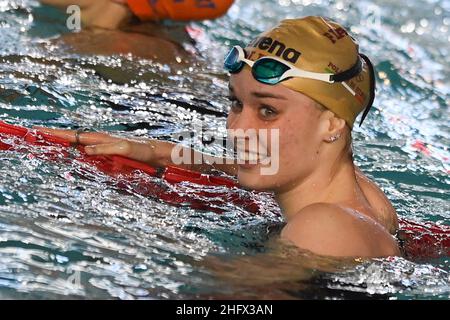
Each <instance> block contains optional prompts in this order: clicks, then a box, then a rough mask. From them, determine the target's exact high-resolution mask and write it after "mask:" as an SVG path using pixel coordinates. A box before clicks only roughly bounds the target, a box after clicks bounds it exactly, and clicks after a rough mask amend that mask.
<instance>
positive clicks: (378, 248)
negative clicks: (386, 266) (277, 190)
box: [281, 203, 400, 258]
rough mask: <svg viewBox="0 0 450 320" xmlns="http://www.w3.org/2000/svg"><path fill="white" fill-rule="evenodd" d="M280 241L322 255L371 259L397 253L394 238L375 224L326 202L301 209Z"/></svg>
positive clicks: (288, 224)
mask: <svg viewBox="0 0 450 320" xmlns="http://www.w3.org/2000/svg"><path fill="white" fill-rule="evenodd" d="M281 238H282V239H283V240H285V241H287V242H290V243H292V244H294V245H296V246H297V247H299V248H301V249H304V250H308V251H311V252H313V253H314V254H318V255H321V256H331V257H340V258H344V257H365V258H374V257H385V256H396V255H399V254H400V252H399V249H398V245H397V243H396V241H395V239H394V238H393V237H392V236H391V235H390V234H389V233H388V232H387V231H386V230H385V229H384V228H383V227H382V226H381V225H379V224H378V223H377V222H375V221H374V220H372V219H370V218H365V217H363V216H360V215H354V214H352V213H351V212H347V211H346V210H344V209H342V208H340V207H338V206H336V205H332V204H326V203H318V204H313V205H310V206H308V207H306V208H304V209H302V210H301V211H300V212H299V213H298V214H297V215H295V216H294V217H293V218H292V219H291V220H290V221H289V222H288V223H287V225H286V226H285V227H284V229H283V230H282V232H281Z"/></svg>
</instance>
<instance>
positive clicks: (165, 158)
mask: <svg viewBox="0 0 450 320" xmlns="http://www.w3.org/2000/svg"><path fill="white" fill-rule="evenodd" d="M34 129H36V130H37V131H38V132H42V133H45V134H48V135H52V136H55V137H59V138H63V139H65V140H67V141H69V142H71V143H77V138H76V132H77V131H76V130H65V129H50V128H45V127H34ZM78 140H79V141H78V143H79V144H81V145H84V146H85V152H86V153H87V154H88V155H118V156H123V157H126V158H129V159H133V160H136V161H140V162H145V163H148V164H149V165H151V166H155V167H164V166H167V165H169V164H170V155H171V150H172V148H173V146H174V145H173V144H172V143H170V142H165V141H158V140H151V139H145V140H133V139H127V138H121V137H115V136H112V135H110V134H107V133H102V132H82V133H80V134H79V135H78Z"/></svg>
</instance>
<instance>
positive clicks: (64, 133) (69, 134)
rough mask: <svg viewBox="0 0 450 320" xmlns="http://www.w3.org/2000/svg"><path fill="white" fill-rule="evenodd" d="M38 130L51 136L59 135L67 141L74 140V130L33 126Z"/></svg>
mask: <svg viewBox="0 0 450 320" xmlns="http://www.w3.org/2000/svg"><path fill="white" fill-rule="evenodd" d="M33 129H36V130H37V131H38V132H41V133H45V134H48V135H51V136H55V137H59V138H63V139H66V140H68V141H69V142H72V143H73V142H75V130H66V129H51V128H45V127H37V126H35V127H33Z"/></svg>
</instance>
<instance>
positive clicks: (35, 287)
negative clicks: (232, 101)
mask: <svg viewBox="0 0 450 320" xmlns="http://www.w3.org/2000/svg"><path fill="white" fill-rule="evenodd" d="M305 15H325V16H329V17H332V18H333V19H335V20H337V21H339V22H341V23H342V24H344V25H345V26H346V27H348V28H349V29H350V30H351V31H352V33H353V34H354V35H355V36H356V37H357V38H358V39H359V41H360V46H361V48H362V51H363V52H365V53H366V54H368V55H369V56H370V57H371V58H372V60H373V61H374V63H375V64H376V68H377V71H378V75H377V80H378V95H377V99H376V101H375V108H374V110H373V111H372V112H371V114H370V115H369V117H368V118H367V120H365V124H364V125H363V126H362V127H361V128H359V127H355V132H354V149H355V161H356V163H357V165H359V166H360V168H361V169H362V170H363V171H364V172H365V173H366V174H367V175H368V176H370V177H372V178H373V179H374V180H375V181H376V182H377V183H378V185H379V186H380V187H381V188H382V189H383V190H384V191H385V192H386V194H387V195H388V197H389V198H390V199H391V201H392V203H393V204H394V206H395V208H396V209H397V212H398V213H399V215H400V216H402V217H405V218H408V219H411V220H416V221H433V222H436V223H441V224H446V225H448V224H449V222H448V221H449V219H450V202H449V194H450V187H449V183H450V178H449V173H450V151H449V146H450V127H449V123H450V117H449V114H450V113H449V109H448V105H449V102H450V85H449V79H450V69H449V65H450V61H449V58H448V57H449V56H450V32H449V28H450V2H449V1H444V0H415V1H409V2H407V3H406V4H405V3H400V2H396V1H392V0H376V1H358V2H354V1H327V0H278V1H275V0H262V1H251V0H240V1H237V2H236V4H235V5H234V6H233V7H232V9H231V10H230V11H229V13H228V14H227V15H226V16H225V17H223V18H221V19H218V20H215V21H207V22H202V23H195V24H192V28H193V29H194V30H196V31H197V35H198V37H197V44H196V45H195V47H192V45H190V44H187V43H185V44H184V45H185V47H186V48H187V49H189V50H196V51H197V53H198V54H200V55H201V57H202V58H201V59H199V60H195V61H193V62H192V63H190V64H189V65H187V66H186V65H184V64H183V63H181V64H178V63H170V64H164V63H155V62H152V61H150V60H146V59H141V58H138V57H134V56H132V55H115V54H107V55H103V56H97V55H95V54H90V53H88V52H84V53H80V52H79V51H78V53H77V52H76V51H74V50H72V49H70V48H69V46H68V45H67V43H69V42H70V43H72V44H80V43H84V42H85V41H86V39H87V38H86V37H87V36H86V34H81V35H73V34H70V33H69V31H68V30H67V29H66V27H65V19H66V18H67V16H66V15H65V14H63V13H61V12H59V11H57V10H55V9H52V8H49V7H42V6H40V5H39V3H38V2H37V1H31V0H30V1H28V0H10V1H5V0H0V31H1V32H0V120H7V121H9V122H11V123H16V124H21V125H25V126H33V125H45V126H56V127H63V128H66V127H77V126H86V127H91V128H94V129H97V130H107V131H110V132H115V133H120V134H122V135H130V136H143V137H156V138H160V139H165V140H173V139H174V137H176V136H178V135H180V134H182V133H183V132H185V131H186V130H190V128H191V126H192V124H195V123H207V124H208V127H209V129H211V130H214V131H221V130H223V128H224V125H225V114H226V112H227V109H228V101H227V75H226V74H225V72H224V71H223V70H222V68H221V61H222V58H223V56H224V54H225V53H226V50H227V48H228V47H229V46H231V45H233V44H236V43H245V42H247V41H248V40H249V39H250V38H251V37H253V36H255V35H257V34H258V33H259V32H261V31H263V30H264V29H266V28H268V27H269V26H271V25H273V24H275V23H276V22H277V21H278V20H280V19H283V18H292V17H298V16H305ZM170 28H174V29H175V28H176V26H170ZM61 38H64V39H70V41H69V40H67V41H66V42H64V41H63V40H61ZM100 38H101V36H100ZM100 38H95V37H94V40H92V38H89V39H90V40H91V41H100ZM183 59H184V57H181V60H183ZM418 145H426V146H427V147H428V149H429V150H430V153H429V154H425V153H423V152H421V151H420V150H419V149H418V148H417V146H418ZM79 166H80V165H79V164H78V165H77V164H74V165H72V166H70V167H68V166H67V165H64V164H61V163H58V162H44V161H42V160H39V159H36V158H29V157H27V156H26V153H15V152H2V153H1V164H0V177H1V178H0V179H1V180H0V298H37V299H45V298H62V297H64V298H74V299H78V298H88V299H98V298H119V299H167V298H226V297H233V298H321V299H346V298H390V299H415V298H420V299H448V298H449V297H450V278H449V275H450V273H449V272H450V263H449V258H448V257H442V258H440V259H433V260H424V261H408V260H406V259H403V258H397V259H394V260H383V259H379V260H374V261H369V262H365V263H362V264H358V265H354V266H348V265H347V266H346V267H345V268H344V267H341V266H338V265H336V264H337V263H335V262H330V261H325V260H320V259H318V258H314V257H310V256H308V254H306V253H299V252H293V250H292V249H291V248H287V247H281V248H280V244H278V243H277V241H276V230H277V229H278V226H279V225H280V224H281V223H282V220H281V219H280V217H279V215H278V209H277V208H276V206H274V205H273V204H271V205H269V206H268V209H267V212H266V214H265V215H264V216H253V215H250V214H246V213H245V212H243V211H242V209H240V208H237V207H233V206H232V205H229V206H227V207H226V208H224V209H225V210H226V213H225V214H222V215H217V214H214V213H212V212H205V211H199V210H194V209H191V208H188V207H174V206H170V205H167V204H164V203H161V202H159V201H157V200H156V199H150V198H145V197H142V196H139V195H138V194H129V193H124V192H122V191H120V190H118V189H117V188H114V187H111V186H110V184H108V183H105V182H107V180H108V179H109V178H108V177H106V176H104V175H102V174H101V173H96V174H94V175H93V176H91V177H89V179H87V178H86V177H84V178H81V177H79V176H78V175H77V172H79V170H81V168H80V167H79ZM271 230H273V232H272V231H271ZM274 246H275V247H276V249H274V248H273V247H274ZM333 263H334V265H335V268H331V267H329V266H330V265H333ZM324 265H327V266H328V268H330V270H329V271H322V272H318V271H316V270H317V269H318V268H319V266H322V267H321V269H323V266H324ZM336 270H337V271H336Z"/></svg>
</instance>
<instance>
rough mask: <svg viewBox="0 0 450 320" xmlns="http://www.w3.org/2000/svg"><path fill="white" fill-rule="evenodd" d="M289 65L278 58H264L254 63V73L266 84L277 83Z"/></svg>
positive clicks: (257, 78) (256, 77)
mask: <svg viewBox="0 0 450 320" xmlns="http://www.w3.org/2000/svg"><path fill="white" fill-rule="evenodd" d="M288 70H289V67H288V66H286V65H284V64H283V63H280V62H278V61H276V60H271V59H262V60H258V61H256V63H255V64H254V65H253V68H252V73H253V76H254V77H255V79H256V80H258V81H260V82H262V83H265V84H272V85H274V84H277V83H278V82H280V79H281V77H282V76H283V74H284V73H285V72H286V71H288Z"/></svg>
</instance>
